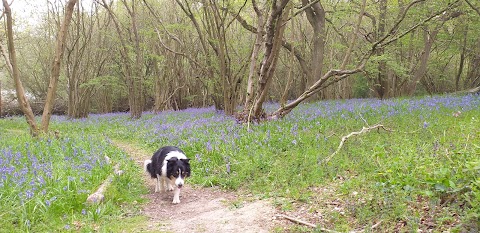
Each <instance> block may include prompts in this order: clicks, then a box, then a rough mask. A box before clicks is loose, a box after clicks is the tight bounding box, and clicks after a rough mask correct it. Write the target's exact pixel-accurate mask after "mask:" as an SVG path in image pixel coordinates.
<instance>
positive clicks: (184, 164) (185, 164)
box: [146, 146, 190, 179]
mask: <svg viewBox="0 0 480 233" xmlns="http://www.w3.org/2000/svg"><path fill="white" fill-rule="evenodd" d="M172 151H178V152H180V153H182V154H185V153H184V152H183V151H182V150H180V148H178V147H175V146H166V147H162V148H160V149H159V150H158V151H157V152H155V154H153V156H152V162H151V163H149V164H147V168H146V169H147V171H148V173H150V176H151V177H152V178H154V179H156V178H157V174H158V175H160V176H165V177H168V178H169V179H172V178H178V176H179V175H181V174H178V172H177V171H178V170H179V169H180V171H182V173H184V172H185V175H184V177H189V176H190V163H189V161H190V159H179V158H177V157H172V158H170V159H169V160H167V162H168V163H167V174H162V167H163V163H164V160H165V157H167V155H168V153H170V152H172Z"/></svg>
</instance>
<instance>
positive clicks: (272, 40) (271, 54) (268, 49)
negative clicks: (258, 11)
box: [247, 0, 291, 119]
mask: <svg viewBox="0 0 480 233" xmlns="http://www.w3.org/2000/svg"><path fill="white" fill-rule="evenodd" d="M288 2H289V0H282V1H279V2H277V1H273V2H272V8H271V12H270V14H269V16H268V19H267V21H266V24H265V28H266V38H265V42H264V45H265V46H264V52H263V54H264V57H263V60H262V62H261V63H260V67H259V69H260V71H259V78H258V86H257V91H256V94H255V100H254V103H253V117H254V118H256V119H260V118H262V117H263V115H264V113H263V107H262V106H263V102H264V101H265V98H266V96H267V93H268V91H269V88H270V81H271V79H272V77H273V74H274V72H275V68H276V65H277V60H278V54H279V52H280V48H281V46H282V41H283V32H284V30H285V24H284V23H285V22H286V20H287V19H288V12H289V10H290V7H291V5H290V6H289V7H288V9H285V8H286V6H287V3H288ZM248 109H250V107H249V108H248ZM247 112H248V110H247Z"/></svg>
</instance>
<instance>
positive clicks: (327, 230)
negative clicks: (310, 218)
mask: <svg viewBox="0 0 480 233" xmlns="http://www.w3.org/2000/svg"><path fill="white" fill-rule="evenodd" d="M277 217H282V218H286V219H288V220H290V221H292V222H294V223H299V224H302V225H305V226H309V227H312V228H315V229H318V230H321V231H325V232H331V233H339V232H338V231H334V230H329V229H326V228H323V227H318V226H317V225H315V224H313V223H309V222H305V221H303V220H300V219H298V218H294V217H290V216H287V215H284V214H277Z"/></svg>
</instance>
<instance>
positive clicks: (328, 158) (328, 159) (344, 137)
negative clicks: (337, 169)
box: [322, 124, 392, 163]
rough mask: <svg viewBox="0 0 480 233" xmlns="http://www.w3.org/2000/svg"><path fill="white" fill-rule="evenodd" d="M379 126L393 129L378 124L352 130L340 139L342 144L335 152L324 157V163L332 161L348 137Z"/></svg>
mask: <svg viewBox="0 0 480 233" xmlns="http://www.w3.org/2000/svg"><path fill="white" fill-rule="evenodd" d="M377 128H382V129H384V130H386V131H392V130H390V129H387V128H385V126H383V125H381V124H376V125H374V126H371V127H367V128H366V127H363V128H362V130H360V131H357V132H351V133H349V134H348V135H346V136H343V137H342V140H341V141H340V144H339V145H338V147H337V150H335V152H333V154H331V155H329V156H328V157H326V158H325V159H323V161H322V163H328V161H330V159H332V158H333V156H335V155H336V154H337V153H338V152H339V151H340V149H342V147H343V144H344V143H345V142H346V141H347V139H348V138H350V137H352V136H356V135H360V134H364V133H368V132H370V130H372V129H377Z"/></svg>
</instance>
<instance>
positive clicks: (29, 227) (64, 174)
mask: <svg viewBox="0 0 480 233" xmlns="http://www.w3.org/2000/svg"><path fill="white" fill-rule="evenodd" d="M19 121H20V122H21V121H23V119H21V118H11V119H8V120H2V122H1V125H2V128H3V129H6V131H3V132H0V138H1V140H0V169H1V172H0V173H1V176H2V178H1V182H0V186H1V189H0V197H1V200H2V201H1V202H0V208H1V209H2V210H3V212H2V214H1V215H2V216H1V218H0V225H1V226H2V227H1V229H0V231H1V232H46V231H65V230H75V229H80V228H81V229H84V230H87V231H93V230H98V229H109V228H111V227H112V225H111V224H108V220H109V218H110V216H120V215H121V214H122V212H123V211H131V210H129V209H132V207H128V205H129V203H130V204H132V203H135V202H139V201H140V194H141V193H144V192H146V190H145V188H144V187H143V186H140V185H139V184H140V183H141V181H140V178H139V176H138V174H136V173H138V167H136V166H135V165H134V164H133V162H132V161H131V160H130V159H129V158H128V157H126V154H125V153H123V152H122V151H120V150H119V149H118V148H116V147H114V146H112V145H111V144H110V143H109V141H108V140H106V139H104V137H103V136H101V135H92V134H84V133H82V132H81V131H75V130H74V128H72V131H70V132H68V131H63V132H62V137H61V138H58V139H57V138H38V139H32V138H31V137H30V136H29V135H28V134H27V133H23V134H20V135H19V132H22V131H20V129H18V122H19ZM14 135H18V136H14ZM105 156H108V157H109V158H110V161H114V162H115V163H120V164H121V167H122V169H124V170H126V171H128V172H127V173H126V174H127V175H125V176H120V177H116V178H115V180H114V181H113V184H112V186H113V187H114V188H116V189H119V190H128V192H117V193H114V194H112V195H107V197H106V200H105V203H104V204H99V205H87V204H86V202H85V201H86V198H87V197H88V195H89V194H91V193H93V192H94V191H95V190H96V189H97V188H98V186H99V185H100V184H101V183H102V182H103V181H104V179H105V178H106V177H107V176H108V175H109V174H111V173H112V172H113V166H112V164H110V163H108V162H107V159H106V157H105ZM134 174H136V176H134ZM110 192H113V190H110ZM121 206H126V207H127V208H124V209H122V207H121ZM93 226H96V227H95V228H96V229H94V228H91V227H93ZM98 226H102V227H98ZM89 229H90V230H89Z"/></svg>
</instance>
